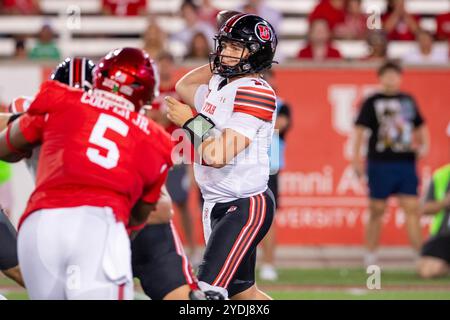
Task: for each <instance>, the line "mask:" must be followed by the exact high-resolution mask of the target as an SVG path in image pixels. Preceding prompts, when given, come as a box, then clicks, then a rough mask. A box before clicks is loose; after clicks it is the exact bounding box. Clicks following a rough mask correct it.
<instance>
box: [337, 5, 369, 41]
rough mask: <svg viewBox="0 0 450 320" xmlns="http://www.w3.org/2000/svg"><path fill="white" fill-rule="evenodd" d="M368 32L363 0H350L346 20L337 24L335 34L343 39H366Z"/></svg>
mask: <svg viewBox="0 0 450 320" xmlns="http://www.w3.org/2000/svg"><path fill="white" fill-rule="evenodd" d="M366 34H367V15H366V14H364V13H363V11H362V8H361V0H348V1H347V4H346V7H345V20H344V22H343V23H340V24H338V25H337V26H336V28H335V32H334V35H335V36H336V37H338V38H343V39H364V38H365V37H366Z"/></svg>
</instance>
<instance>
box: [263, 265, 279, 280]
mask: <svg viewBox="0 0 450 320" xmlns="http://www.w3.org/2000/svg"><path fill="white" fill-rule="evenodd" d="M259 277H260V278H261V279H262V280H266V281H276V280H277V279H278V273H277V270H276V269H275V267H274V266H273V265H271V264H263V265H262V266H261V270H260V271H259Z"/></svg>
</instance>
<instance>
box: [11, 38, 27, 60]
mask: <svg viewBox="0 0 450 320" xmlns="http://www.w3.org/2000/svg"><path fill="white" fill-rule="evenodd" d="M27 58H28V55H27V49H26V48H25V39H23V38H17V39H16V45H15V51H14V59H17V60H24V59H27Z"/></svg>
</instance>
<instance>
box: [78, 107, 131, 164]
mask: <svg viewBox="0 0 450 320" xmlns="http://www.w3.org/2000/svg"><path fill="white" fill-rule="evenodd" d="M108 129H110V130H112V131H114V132H116V133H118V134H120V135H121V136H123V137H126V136H127V134H128V130H129V127H128V125H126V124H125V123H124V122H123V121H121V120H119V119H118V118H116V117H113V116H110V115H108V114H104V113H102V114H101V115H100V116H99V117H98V120H97V122H96V123H95V126H94V129H92V133H91V136H90V137H89V142H90V143H92V144H94V145H97V146H99V147H101V148H103V149H106V150H107V153H106V156H104V155H102V154H100V150H99V149H97V148H88V149H87V151H86V155H87V157H88V158H89V160H90V161H92V162H93V163H95V164H98V165H99V166H101V167H103V168H105V169H112V168H115V167H117V163H118V162H119V158H120V152H119V148H118V147H117V144H116V143H115V142H114V141H112V140H109V139H107V138H105V133H106V130H108Z"/></svg>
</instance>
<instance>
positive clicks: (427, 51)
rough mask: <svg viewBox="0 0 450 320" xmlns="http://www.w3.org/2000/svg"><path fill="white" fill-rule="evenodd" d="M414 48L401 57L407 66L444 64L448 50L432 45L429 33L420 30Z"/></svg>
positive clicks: (432, 40) (431, 37)
mask: <svg viewBox="0 0 450 320" xmlns="http://www.w3.org/2000/svg"><path fill="white" fill-rule="evenodd" d="M416 39H417V40H416V41H417V43H416V46H415V47H414V48H413V49H412V50H409V51H408V52H407V53H406V55H405V56H404V57H403V62H404V63H408V64H446V63H448V50H447V49H445V48H439V47H436V46H435V45H434V39H433V35H432V34H431V32H429V31H426V30H423V29H420V30H419V32H418V33H417V36H416Z"/></svg>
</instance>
